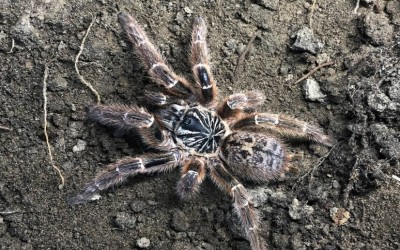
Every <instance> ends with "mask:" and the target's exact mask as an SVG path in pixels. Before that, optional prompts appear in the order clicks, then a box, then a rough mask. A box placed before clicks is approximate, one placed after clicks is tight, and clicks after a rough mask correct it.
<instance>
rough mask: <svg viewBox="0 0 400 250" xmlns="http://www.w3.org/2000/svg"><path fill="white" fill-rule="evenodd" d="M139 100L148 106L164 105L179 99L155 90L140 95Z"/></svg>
mask: <svg viewBox="0 0 400 250" xmlns="http://www.w3.org/2000/svg"><path fill="white" fill-rule="evenodd" d="M139 100H140V101H141V102H142V103H144V104H145V106H146V107H163V106H166V105H170V104H173V103H176V102H177V101H178V99H177V98H175V97H173V96H170V95H164V94H163V93H161V92H154V91H145V93H144V95H142V96H139Z"/></svg>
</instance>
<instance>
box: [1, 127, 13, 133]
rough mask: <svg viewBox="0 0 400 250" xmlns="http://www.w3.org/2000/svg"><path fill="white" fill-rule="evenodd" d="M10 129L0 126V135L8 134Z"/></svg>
mask: <svg viewBox="0 0 400 250" xmlns="http://www.w3.org/2000/svg"><path fill="white" fill-rule="evenodd" d="M11 130H12V129H11V128H9V127H6V126H2V125H0V133H1V132H10V131H11Z"/></svg>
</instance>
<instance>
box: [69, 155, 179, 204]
mask: <svg viewBox="0 0 400 250" xmlns="http://www.w3.org/2000/svg"><path fill="white" fill-rule="evenodd" d="M182 157H183V156H182V154H181V152H180V151H172V152H168V153H162V154H157V155H143V156H141V157H137V158H132V157H126V158H124V159H121V160H119V161H117V162H115V163H113V164H110V165H108V166H107V168H106V170H104V171H103V172H101V173H99V174H97V176H96V178H95V179H94V180H93V181H92V182H91V183H89V184H88V185H86V186H85V187H84V188H83V189H82V190H81V191H80V192H79V193H78V194H76V195H75V196H73V197H70V198H68V200H67V202H68V204H70V205H77V204H82V203H86V202H88V201H91V200H94V199H96V198H98V197H99V192H101V191H103V190H106V189H108V188H110V187H113V186H116V185H118V184H120V183H122V182H124V181H125V180H126V179H127V178H128V177H130V176H134V175H137V174H144V173H153V172H165V171H168V170H171V169H173V168H175V167H176V166H178V165H179V164H180V163H181V162H182Z"/></svg>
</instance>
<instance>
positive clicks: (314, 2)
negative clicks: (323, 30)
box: [309, 0, 317, 30]
mask: <svg viewBox="0 0 400 250" xmlns="http://www.w3.org/2000/svg"><path fill="white" fill-rule="evenodd" d="M316 3H317V0H313V3H312V5H311V13H310V21H309V23H310V29H311V30H312V21H313V15H314V10H315V6H316Z"/></svg>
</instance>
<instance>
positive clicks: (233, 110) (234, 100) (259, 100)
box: [217, 91, 265, 118]
mask: <svg viewBox="0 0 400 250" xmlns="http://www.w3.org/2000/svg"><path fill="white" fill-rule="evenodd" d="M264 101H265V96H264V95H263V94H262V93H260V92H256V91H249V92H246V93H239V94H233V95H230V96H228V97H227V98H226V99H225V100H224V101H223V102H222V103H221V104H220V106H219V107H218V110H217V112H218V115H219V116H220V117H221V118H231V117H233V118H238V117H240V115H241V114H243V113H252V112H255V111H257V110H258V109H259V107H261V105H262V104H263V103H264Z"/></svg>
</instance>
